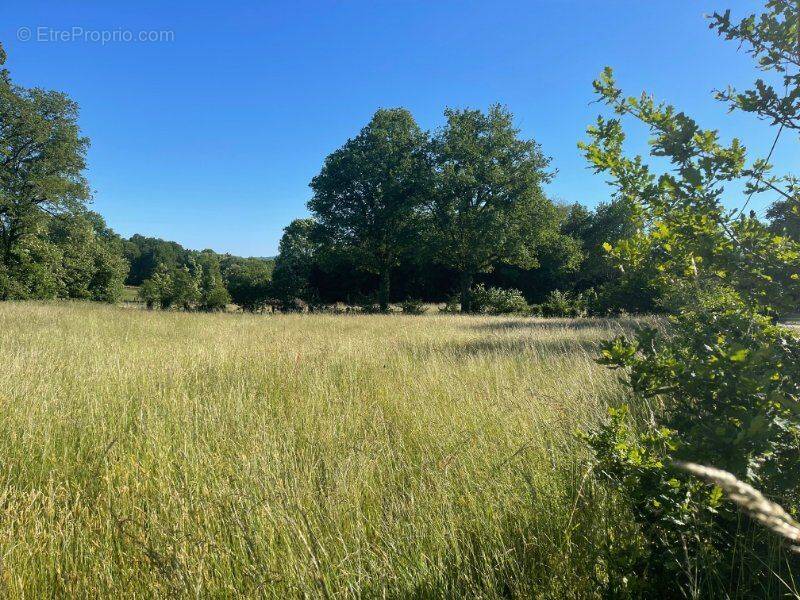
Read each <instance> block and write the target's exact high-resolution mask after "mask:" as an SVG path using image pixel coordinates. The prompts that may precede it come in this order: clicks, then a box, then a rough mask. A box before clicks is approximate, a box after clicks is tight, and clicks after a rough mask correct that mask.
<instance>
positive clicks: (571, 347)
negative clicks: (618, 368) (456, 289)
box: [409, 337, 600, 359]
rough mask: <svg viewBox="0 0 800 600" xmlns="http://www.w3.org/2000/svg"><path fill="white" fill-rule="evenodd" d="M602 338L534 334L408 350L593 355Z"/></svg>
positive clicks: (454, 353) (474, 354)
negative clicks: (540, 337)
mask: <svg viewBox="0 0 800 600" xmlns="http://www.w3.org/2000/svg"><path fill="white" fill-rule="evenodd" d="M599 346H600V340H585V339H584V340H581V339H574V338H566V337H565V338H563V339H556V340H539V339H536V338H533V337H519V338H516V337H515V338H507V337H498V338H488V339H481V340H469V341H466V342H457V341H452V342H443V343H439V344H432V345H430V346H427V347H420V346H418V345H415V346H410V347H409V350H410V351H412V352H413V353H414V354H416V355H418V356H419V355H420V354H423V355H427V356H432V355H437V354H438V355H442V354H444V355H447V356H452V357H454V358H457V359H458V358H469V357H481V356H486V357H490V356H494V357H497V356H523V355H537V356H541V357H546V356H564V355H574V354H589V355H594V354H596V353H597V352H598V348H599Z"/></svg>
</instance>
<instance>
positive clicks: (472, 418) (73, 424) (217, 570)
mask: <svg viewBox="0 0 800 600" xmlns="http://www.w3.org/2000/svg"><path fill="white" fill-rule="evenodd" d="M619 329H620V325H619V324H617V323H615V322H613V321H589V320H585V321H575V322H570V321H558V320H553V321H543V320H533V319H516V318H498V317H494V318H492V317H462V316H449V315H448V316H437V315H430V316H424V317H404V316H388V317H387V316H325V315H286V316H248V315H238V314H222V315H206V314H186V313H175V312H173V313H168V312H167V313H165V312H152V313H150V312H144V311H135V310H125V309H121V308H113V307H106V306H97V305H90V304H67V303H65V304H35V303H28V304H22V303H3V304H2V305H0V360H2V364H3V368H2V370H0V402H1V403H2V410H0V434H2V452H1V453H0V477H2V484H1V485H0V497H1V500H0V556H2V570H1V571H0V587H1V588H2V590H3V591H2V595H3V596H4V597H29V598H34V597H46V596H54V597H66V596H71V597H87V596H93V597H96V596H98V595H100V596H106V597H108V596H114V597H120V596H122V597H133V596H137V597H141V598H146V597H153V595H156V596H162V597H163V596H204V597H206V596H218V597H219V596H226V597H230V596H237V595H243V596H256V597H261V596H264V597H275V598H283V597H299V596H310V597H336V598H339V597H378V596H385V597H441V596H445V597H464V596H473V597H484V598H492V597H501V596H502V597H514V596H525V595H536V596H538V597H552V598H564V597H591V596H592V595H593V594H594V593H595V592H597V591H598V589H599V586H600V584H601V583H602V581H603V579H604V574H605V567H604V563H603V560H604V552H605V550H606V549H607V548H609V546H610V544H612V543H615V540H618V539H619V536H625V535H627V533H626V531H625V527H626V526H625V523H626V522H627V520H626V518H625V517H624V515H619V514H617V508H616V507H615V504H614V502H613V499H612V498H610V497H609V495H608V493H606V492H605V491H604V490H603V489H600V488H598V487H597V485H596V484H593V483H592V479H591V478H588V477H586V467H585V463H584V459H585V451H584V450H583V446H582V443H581V441H580V440H579V439H577V438H576V437H575V435H574V434H575V432H576V431H577V430H579V429H582V428H585V427H587V426H589V425H590V424H591V423H593V422H594V421H595V420H596V419H597V418H598V417H599V416H600V415H601V414H603V413H604V410H605V403H606V402H608V401H613V399H614V398H615V397H617V396H618V394H619V393H620V387H619V384H618V383H617V380H616V375H615V374H614V373H611V372H609V371H607V370H606V369H604V368H603V367H600V366H598V365H596V364H595V363H594V362H593V356H594V353H595V347H596V344H597V342H598V341H599V340H601V339H603V338H606V337H609V336H610V335H612V334H613V333H615V332H617V331H618V330H619Z"/></svg>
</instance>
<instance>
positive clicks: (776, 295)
mask: <svg viewBox="0 0 800 600" xmlns="http://www.w3.org/2000/svg"><path fill="white" fill-rule="evenodd" d="M788 6H789V5H788V4H786V3H782V2H768V3H767V9H768V14H767V15H766V16H765V17H763V19H762V21H761V23H762V24H765V25H763V27H762V26H760V25H759V26H756V25H754V21H753V22H751V23H750V24H745V25H742V26H739V27H738V28H731V27H730V26H729V25H726V24H725V23H724V22H720V21H719V20H717V24H718V25H719V26H720V27H721V28H722V30H724V31H727V32H728V34H730V37H732V38H737V37H738V38H740V39H748V40H750V41H752V42H754V44H755V45H756V47H757V48H761V49H767V48H769V47H771V46H772V45H774V44H776V39H775V37H774V36H776V35H777V36H780V35H783V34H786V32H788V31H790V30H791V31H794V30H793V29H791V28H790V27H788V26H787V27H784V26H783V25H779V24H778V23H780V22H783V21H782V19H783V17H784V16H785V15H784V12H782V11H784V10H785V9H787V7H788ZM793 10H795V11H796V7H795V8H794V9H793ZM717 19H719V16H717ZM724 19H727V16H726V17H724ZM791 22H792V23H793V25H792V27H795V25H794V24H796V23H797V18H796V14H795V18H794V20H793V21H791ZM720 23H722V24H721V25H720ZM742 36H744V37H742ZM789 43H791V44H792V45H794V44H795V43H796V40H795V39H794V37H792V40H791V42H789V41H786V44H789ZM761 51H762V50H757V52H756V53H757V54H758V53H760V52H761ZM765 51H767V50H765ZM767 52H768V51H767ZM768 53H769V52H768ZM774 59H775V56H770V57H768V59H767V61H766V63H762V67H765V68H771V67H770V65H773V66H774V63H773V62H772V61H773V60H774ZM595 89H596V91H597V92H598V94H599V95H600V97H601V99H602V100H603V101H604V102H606V103H607V104H608V105H609V106H611V107H612V108H613V110H614V111H615V112H616V113H617V115H618V116H619V117H626V116H630V117H634V118H635V119H636V120H638V121H639V122H640V123H643V124H644V125H645V126H646V127H647V128H648V129H649V131H650V133H651V139H650V146H651V153H652V155H653V156H656V157H661V158H664V159H666V160H667V161H668V163H669V165H670V170H669V171H668V172H665V173H663V174H661V175H658V176H657V175H656V174H654V173H653V172H652V171H651V170H650V168H649V167H648V166H647V165H646V164H645V162H644V161H643V159H642V158H641V157H635V158H633V159H631V158H627V157H625V156H624V155H623V151H622V146H623V142H624V139H625V135H624V133H623V129H622V122H621V119H620V118H614V119H609V120H606V119H604V118H602V117H600V118H599V119H598V121H597V125H596V126H594V127H592V128H590V129H589V134H590V136H591V138H592V139H591V141H590V142H589V143H586V144H582V145H581V147H582V148H583V149H584V150H585V152H586V156H587V158H588V160H589V161H590V163H591V164H592V165H593V166H594V168H595V169H596V170H597V171H598V172H606V173H608V174H610V175H611V177H612V185H613V186H614V188H615V194H616V196H617V198H619V199H625V200H626V201H629V202H632V203H633V204H634V205H635V206H636V209H637V211H638V213H639V214H640V215H641V224H640V226H639V227H638V228H637V231H636V232H635V234H634V235H632V236H630V237H629V238H627V239H623V240H621V241H619V242H618V243H616V244H615V245H614V246H613V247H611V246H609V250H610V251H611V253H612V255H613V256H614V257H615V258H616V259H617V260H618V262H619V264H620V265H621V267H622V268H623V269H625V270H627V269H628V268H633V269H637V268H641V267H642V265H651V266H653V267H655V269H656V272H657V281H658V284H659V285H660V286H662V287H663V289H667V290H669V292H670V294H669V297H668V298H667V299H666V301H667V303H668V305H669V306H670V307H671V308H672V312H673V313H674V316H673V317H671V318H670V320H669V322H668V324H667V326H666V327H665V328H664V329H663V330H657V329H642V330H641V331H639V332H638V333H637V334H636V336H635V337H634V338H633V339H629V338H627V337H622V338H617V339H615V340H613V341H611V342H609V343H607V344H606V345H605V346H604V347H603V354H602V357H601V359H600V360H601V362H602V363H603V364H607V365H609V366H611V367H613V368H619V369H623V370H624V373H625V381H626V382H627V384H628V388H629V390H630V394H631V396H632V397H633V398H635V399H636V404H635V406H638V407H641V409H640V410H641V411H642V413H643V414H641V415H640V418H639V421H640V423H639V426H638V430H637V431H636V433H633V432H632V426H631V425H629V424H627V423H626V418H625V415H624V413H619V412H617V413H612V415H611V420H610V421H609V422H608V423H607V424H606V425H605V426H604V427H601V428H600V429H599V430H597V431H595V432H594V433H592V434H591V435H590V436H589V440H590V444H591V446H592V448H593V449H594V451H595V455H596V459H597V465H598V467H599V468H598V472H599V473H602V474H603V475H604V476H605V477H606V478H608V479H609V480H610V481H611V482H612V483H613V484H615V485H616V486H618V487H619V488H620V490H621V492H622V493H623V495H624V497H625V498H628V499H629V502H630V505H631V507H632V509H633V514H634V517H635V519H636V521H637V523H638V524H639V525H640V527H641V528H642V531H643V533H644V535H645V540H646V543H645V545H644V546H643V548H642V550H643V555H642V561H641V563H640V564H639V565H638V566H636V567H631V568H632V572H631V576H634V577H637V578H640V582H641V584H642V585H643V586H644V587H645V589H647V590H649V593H650V594H655V593H657V594H659V595H660V596H662V597H663V596H669V595H673V596H678V595H700V596H716V595H720V594H722V595H730V592H729V591H727V590H730V586H731V585H732V583H731V582H735V585H736V589H735V594H736V595H737V596H742V597H749V596H763V595H765V590H773V591H770V592H768V593H766V595H777V594H778V593H781V592H782V591H785V587H781V584H782V585H783V586H785V585H787V584H786V583H785V582H786V581H791V576H790V573H791V571H792V570H796V569H797V568H798V567H800V565H798V561H797V558H796V557H791V556H790V555H789V554H788V553H786V551H785V549H783V550H782V549H780V548H779V547H778V546H779V544H778V542H777V541H776V540H774V539H772V538H770V537H769V536H770V534H769V533H767V532H766V531H764V530H760V529H759V530H756V531H748V532H747V535H746V536H743V535H742V533H741V532H742V521H741V518H740V517H739V515H738V514H737V513H736V512H735V510H734V509H733V508H732V507H731V506H730V505H727V504H725V505H720V503H719V499H720V493H719V490H716V489H715V488H712V489H711V490H710V491H709V489H708V488H704V487H702V486H700V484H698V483H697V482H696V481H694V480H691V479H688V477H687V476H685V475H675V474H674V473H673V472H672V471H671V469H670V468H669V464H670V462H671V461H672V460H675V459H688V460H690V461H692V462H697V463H701V464H707V465H711V466H714V467H718V468H722V469H725V470H727V471H730V472H732V473H733V474H734V475H735V476H737V477H738V478H740V479H742V480H744V481H746V482H748V483H751V484H752V485H754V486H756V487H758V488H760V489H762V490H764V492H765V493H766V494H767V495H768V496H769V497H771V498H772V499H774V500H777V501H778V502H779V503H781V504H783V505H784V506H787V507H789V509H790V510H791V511H794V512H795V513H796V512H797V511H798V510H800V497H799V496H798V488H797V481H798V480H800V456H798V453H797V448H798V440H800V408H799V407H798V402H799V401H800V366H798V365H800V340H798V338H797V336H796V335H795V334H794V333H793V332H791V331H790V330H788V329H786V328H783V327H781V326H778V325H776V324H775V317H777V316H780V315H781V314H784V313H785V312H787V311H789V310H791V308H792V306H793V302H794V299H796V298H797V297H798V296H797V294H798V288H797V286H798V275H797V274H798V272H800V260H799V258H800V246H798V244H797V243H796V242H795V241H793V240H791V239H790V238H788V237H786V236H783V235H776V233H774V232H773V231H770V229H769V228H768V227H766V226H765V225H764V224H763V223H761V222H759V221H758V220H757V219H756V218H755V216H754V215H752V214H750V215H745V214H743V211H742V210H739V211H729V210H727V209H726V208H725V207H724V206H723V204H722V200H721V199H722V197H723V195H724V192H725V186H726V184H727V183H729V182H731V181H734V180H737V179H744V180H746V182H749V183H748V185H747V189H748V193H757V192H761V191H764V190H765V189H777V188H776V187H775V183H776V181H777V180H770V181H769V183H770V185H769V186H765V185H754V184H753V183H752V181H753V180H755V181H757V182H761V183H763V182H764V181H766V179H765V178H763V177H762V176H761V175H762V174H763V172H764V171H765V170H766V165H765V163H764V161H755V162H754V163H753V164H752V165H751V166H748V165H747V161H746V156H745V150H744V148H743V147H742V146H741V145H740V144H739V143H738V141H737V140H733V141H732V142H731V143H730V144H727V145H724V144H722V143H721V142H720V141H719V135H718V133H717V132H716V131H711V130H703V129H701V128H700V127H699V126H698V125H697V124H696V123H695V122H694V121H693V120H692V119H691V118H689V117H688V116H686V115H685V114H683V113H680V112H677V111H676V110H675V109H674V108H673V107H671V106H669V105H666V104H657V103H656V102H655V101H654V100H653V99H652V98H650V97H649V96H646V95H642V96H641V97H640V98H626V97H624V95H623V94H622V92H621V91H620V90H619V89H618V88H617V87H616V84H615V83H614V79H613V76H612V73H611V71H610V69H607V70H606V71H605V72H604V73H603V75H602V77H601V78H600V79H599V80H598V81H597V82H595ZM736 102H737V105H738V106H739V107H740V108H745V109H753V110H754V112H758V113H759V114H764V115H766V114H770V111H771V110H772V109H773V108H774V106H773V105H772V104H770V99H769V98H761V99H760V100H759V99H758V98H757V97H756V96H748V97H745V98H744V99H741V98H740V99H739V100H736ZM770 186H772V187H770ZM790 189H791V187H790ZM765 566H766V568H765Z"/></svg>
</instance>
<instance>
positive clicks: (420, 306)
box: [400, 299, 428, 315]
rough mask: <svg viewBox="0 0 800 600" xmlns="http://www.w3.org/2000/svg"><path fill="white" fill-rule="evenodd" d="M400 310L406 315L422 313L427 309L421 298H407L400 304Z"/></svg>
mask: <svg viewBox="0 0 800 600" xmlns="http://www.w3.org/2000/svg"><path fill="white" fill-rule="evenodd" d="M400 310H402V311H403V314H406V315H422V314H425V312H426V311H427V310H428V308H427V307H426V306H425V303H424V302H423V301H422V300H413V299H408V300H404V301H403V302H402V303H401V304H400Z"/></svg>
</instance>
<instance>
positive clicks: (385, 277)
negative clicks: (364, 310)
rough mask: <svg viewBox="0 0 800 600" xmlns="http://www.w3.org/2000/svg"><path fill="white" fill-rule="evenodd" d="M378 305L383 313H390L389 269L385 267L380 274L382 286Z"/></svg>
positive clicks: (379, 288) (379, 290) (380, 286)
mask: <svg viewBox="0 0 800 600" xmlns="http://www.w3.org/2000/svg"><path fill="white" fill-rule="evenodd" d="M378 304H379V305H380V308H381V312H383V313H385V312H389V268H388V267H385V268H384V269H383V270H382V271H381V273H380V284H379V287H378Z"/></svg>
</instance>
